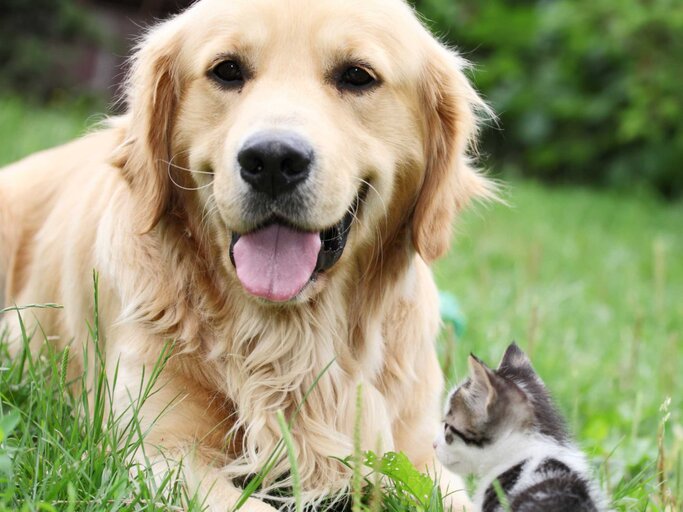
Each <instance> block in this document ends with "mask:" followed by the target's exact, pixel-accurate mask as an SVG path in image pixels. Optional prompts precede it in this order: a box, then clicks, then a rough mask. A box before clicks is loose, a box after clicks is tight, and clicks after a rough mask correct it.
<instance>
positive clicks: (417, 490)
mask: <svg viewBox="0 0 683 512" xmlns="http://www.w3.org/2000/svg"><path fill="white" fill-rule="evenodd" d="M365 465H366V466H368V467H369V468H372V469H374V470H375V471H377V472H378V473H380V474H382V475H384V476H386V477H387V478H389V479H391V481H392V482H393V483H394V485H395V487H396V490H397V491H398V492H399V493H401V494H403V495H404V496H405V497H407V498H410V499H413V500H414V501H416V502H417V503H418V504H419V505H420V506H422V507H427V506H428V505H429V502H430V497H431V495H432V490H433V488H434V482H433V481H432V479H431V478H429V477H428V476H427V475H425V474H423V473H420V472H419V471H418V470H417V469H416V468H415V466H413V465H412V463H411V462H410V460H408V457H407V456H406V455H405V454H404V453H395V452H388V453H385V454H384V456H383V457H382V458H381V459H379V458H378V457H377V455H375V454H374V453H373V452H366V454H365Z"/></svg>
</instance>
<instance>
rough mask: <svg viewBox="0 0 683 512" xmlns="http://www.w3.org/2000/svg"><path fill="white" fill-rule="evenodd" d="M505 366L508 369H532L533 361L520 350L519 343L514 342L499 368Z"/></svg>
mask: <svg viewBox="0 0 683 512" xmlns="http://www.w3.org/2000/svg"><path fill="white" fill-rule="evenodd" d="M504 366H505V367H508V368H531V361H529V358H528V357H527V355H526V354H525V353H524V352H523V351H522V349H521V348H519V346H518V345H517V343H514V342H513V343H512V344H511V345H510V346H509V347H508V348H507V350H506V351H505V355H504V356H503V359H501V361H500V364H499V365H498V368H503V367H504Z"/></svg>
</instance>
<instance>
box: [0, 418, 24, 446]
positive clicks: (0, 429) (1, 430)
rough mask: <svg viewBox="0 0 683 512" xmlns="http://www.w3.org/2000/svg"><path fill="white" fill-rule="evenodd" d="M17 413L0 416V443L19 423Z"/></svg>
mask: <svg viewBox="0 0 683 512" xmlns="http://www.w3.org/2000/svg"><path fill="white" fill-rule="evenodd" d="M19 418H20V417H19V411H12V412H11V413H9V414H4V415H2V416H0V443H1V442H2V441H4V440H5V439H6V438H7V436H9V435H10V434H11V433H12V432H13V431H14V429H15V428H16V427H17V424H18V423H19Z"/></svg>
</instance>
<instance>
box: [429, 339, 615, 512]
mask: <svg viewBox="0 0 683 512" xmlns="http://www.w3.org/2000/svg"><path fill="white" fill-rule="evenodd" d="M469 367H470V378H469V379H467V380H466V381H465V382H464V383H463V384H462V385H460V386H459V387H457V388H456V389H455V390H454V391H453V392H452V393H451V395H450V397H449V398H448V403H447V409H448V412H447V413H446V419H445V424H444V429H443V431H442V432H441V433H440V434H439V436H438V437H437V439H436V441H435V442H434V448H435V449H436V455H437V457H438V459H439V460H440V461H441V462H442V463H443V465H444V466H445V467H446V468H448V469H449V470H451V471H453V472H454V473H459V474H461V475H466V474H476V475H477V476H478V477H480V480H479V482H480V485H479V488H478V491H477V493H476V495H475V503H476V505H477V510H481V511H482V512H504V511H508V510H509V511H512V512H542V511H543V512H550V511H552V512H598V511H603V510H606V508H605V505H604V503H603V499H602V496H601V494H600V492H599V491H598V489H597V487H596V486H595V484H594V483H593V481H592V479H591V477H590V470H589V468H588V464H587V463H586V460H585V458H584V456H583V454H582V453H581V451H580V450H579V449H578V448H577V447H576V446H574V444H573V443H572V441H571V439H570V436H569V434H568V432H567V428H566V426H565V423H564V420H563V418H562V416H561V415H560V413H559V412H558V410H557V409H556V408H555V406H554V405H553V402H552V400H551V398H550V395H549V394H548V391H547V390H546V388H545V386H544V384H543V382H542V381H541V379H540V378H539V376H538V375H537V374H536V372H535V371H534V369H533V368H532V367H531V363H530V361H529V359H528V358H527V356H526V355H525V354H524V352H522V351H521V350H520V348H519V347H518V346H517V345H516V344H514V343H513V344H512V345H510V347H508V349H507V351H506V352H505V356H504V357H503V360H502V361H501V363H500V365H499V367H498V369H497V370H492V369H490V368H488V367H487V366H486V365H485V364H484V363H483V362H482V361H480V360H479V359H477V358H476V357H475V356H474V355H472V356H470V358H469ZM496 480H497V481H498V484H499V486H500V487H499V489H502V491H503V493H504V494H505V496H506V499H507V504H508V508H506V507H505V506H504V505H502V504H501V503H500V501H499V499H498V494H497V492H496V488H495V485H494V482H495V481H496Z"/></svg>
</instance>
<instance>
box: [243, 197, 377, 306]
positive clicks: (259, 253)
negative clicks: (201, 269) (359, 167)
mask: <svg viewBox="0 0 683 512" xmlns="http://www.w3.org/2000/svg"><path fill="white" fill-rule="evenodd" d="M367 190H368V186H367V185H363V187H361V189H360V190H359V192H358V194H357V195H356V199H355V200H354V202H353V204H352V205H351V206H350V207H349V209H348V211H347V213H346V215H344V217H343V218H342V219H341V220H340V221H339V222H337V224H335V225H334V226H332V227H330V228H327V229H325V230H323V231H318V232H312V231H303V230H301V229H299V228H297V227H296V226H292V225H291V224H290V223H288V222H287V221H286V220H283V219H281V218H272V219H270V220H269V221H267V222H266V223H264V224H263V225H262V226H261V227H259V228H258V229H256V230H254V231H250V232H249V233H245V234H239V233H233V235H232V242H231V244H230V259H231V261H232V264H233V265H234V266H235V270H236V271H237V277H238V279H239V280H240V283H242V287H243V288H244V289H245V290H246V291H247V292H248V293H250V294H251V295H254V296H255V297H259V298H261V299H265V300H268V301H270V302H288V301H290V300H292V299H294V298H295V297H296V296H297V295H299V294H300V293H301V292H302V291H303V289H304V288H305V287H306V286H307V285H308V283H310V282H311V281H313V280H315V278H316V277H317V276H318V275H319V274H321V273H323V272H326V271H327V270H329V269H331V268H332V267H333V266H334V265H335V264H336V263H337V262H338V261H339V259H340V258H341V257H342V254H343V253H344V248H345V247H346V242H347V241H348V238H349V233H350V232H351V226H352V224H353V221H354V219H355V218H356V216H357V214H358V207H359V204H360V203H361V202H362V201H363V199H364V197H365V196H366V195H367Z"/></svg>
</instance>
